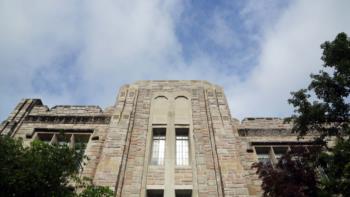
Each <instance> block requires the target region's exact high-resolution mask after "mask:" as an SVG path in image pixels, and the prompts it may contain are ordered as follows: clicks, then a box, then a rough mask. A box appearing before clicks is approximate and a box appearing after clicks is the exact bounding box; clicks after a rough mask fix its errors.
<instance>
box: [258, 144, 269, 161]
mask: <svg viewBox="0 0 350 197" xmlns="http://www.w3.org/2000/svg"><path fill="white" fill-rule="evenodd" d="M255 152H256V154H257V157H258V161H259V162H262V163H271V159H270V147H255Z"/></svg>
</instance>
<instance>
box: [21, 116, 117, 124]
mask: <svg viewBox="0 0 350 197" xmlns="http://www.w3.org/2000/svg"><path fill="white" fill-rule="evenodd" d="M110 120H111V116H33V115H29V116H27V117H26V118H25V119H24V122H25V123H50V124H109V123H110Z"/></svg>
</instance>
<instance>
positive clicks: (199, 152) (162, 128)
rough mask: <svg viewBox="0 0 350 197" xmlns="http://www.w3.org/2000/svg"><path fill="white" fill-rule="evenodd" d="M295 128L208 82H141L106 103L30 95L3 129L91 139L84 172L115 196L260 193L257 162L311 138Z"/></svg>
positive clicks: (47, 137) (61, 139) (54, 138)
mask: <svg viewBox="0 0 350 197" xmlns="http://www.w3.org/2000/svg"><path fill="white" fill-rule="evenodd" d="M232 110H234V109H232ZM290 128H291V127H290V125H288V124H284V123H283V121H282V119H279V118H245V119H243V120H242V121H241V122H239V121H238V120H236V119H234V118H232V117H231V115H230V110H229V108H228V103H227V99H226V97H225V95H224V91H223V89H222V88H221V87H219V86H217V85H213V84H211V83H208V82H207V81H138V82H136V83H133V84H130V85H125V86H123V87H121V88H120V91H119V93H118V96H117V98H116V102H115V104H114V105H113V106H111V107H108V108H106V109H104V110H102V109H101V108H100V107H99V106H68V105H57V106H54V107H52V108H48V107H47V106H45V105H44V104H43V103H42V101H41V100H40V99H23V100H22V101H21V102H20V103H19V104H18V105H17V107H16V108H15V109H14V110H13V112H12V113H11V114H10V115H9V117H8V118H7V119H6V120H5V121H3V122H2V124H1V125H0V133H1V134H8V135H11V136H13V137H15V138H19V137H21V138H23V139H24V142H25V143H27V144H29V143H30V142H31V141H32V140H34V139H38V140H42V141H45V142H47V143H69V145H70V146H72V147H74V146H75V145H77V144H86V149H85V154H86V155H87V156H88V157H89V158H90V160H89V161H88V163H87V164H86V165H85V167H84V170H83V172H82V173H83V175H85V176H88V177H91V178H92V179H93V181H94V183H96V184H98V185H103V186H109V187H110V188H111V189H113V190H114V191H115V193H116V196H123V197H124V196H125V197H139V196H141V197H153V196H156V197H159V196H166V197H175V196H176V197H189V196H193V197H197V196H199V197H207V196H208V197H216V196H220V197H221V196H226V197H228V196H240V197H248V196H249V197H256V196H261V189H260V184H261V181H260V180H259V179H258V177H257V175H256V174H255V170H254V169H251V165H252V163H254V162H257V161H262V162H272V163H274V162H276V161H277V159H278V158H279V157H280V156H281V155H282V154H283V153H284V152H286V151H287V150H288V149H290V148H293V147H294V146H305V147H307V146H309V145H310V144H309V142H308V141H307V139H304V141H298V140H297V138H296V136H295V135H294V134H292V133H291V131H290ZM60 131H64V136H62V135H58V133H59V132H60Z"/></svg>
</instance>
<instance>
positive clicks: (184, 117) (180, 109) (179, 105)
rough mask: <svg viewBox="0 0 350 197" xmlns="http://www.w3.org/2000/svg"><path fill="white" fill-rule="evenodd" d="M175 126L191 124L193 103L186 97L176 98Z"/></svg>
mask: <svg viewBox="0 0 350 197" xmlns="http://www.w3.org/2000/svg"><path fill="white" fill-rule="evenodd" d="M174 112H175V124H189V123H190V120H191V116H190V115H191V113H190V112H191V102H190V100H189V99H188V98H187V97H186V96H182V95H181V96H176V97H175V103H174Z"/></svg>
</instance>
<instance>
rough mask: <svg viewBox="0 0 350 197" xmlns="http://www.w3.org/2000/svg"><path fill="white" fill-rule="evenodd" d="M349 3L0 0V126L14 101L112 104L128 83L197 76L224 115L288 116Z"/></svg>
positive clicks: (347, 20)
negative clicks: (217, 89)
mask: <svg viewBox="0 0 350 197" xmlns="http://www.w3.org/2000/svg"><path fill="white" fill-rule="evenodd" d="M349 8H350V1H348V0H328V1H327V0H308V1H306V0H264V1H263V0H237V1H232V0H220V1H210V0H169V1H164V0H128V1H125V0H99V1H71V0H60V1H47V0H32V1H26V0H23V1H20V0H0V68H1V69H0V101H1V102H0V120H4V119H5V118H6V117H7V115H8V114H9V113H10V112H11V110H12V109H13V108H14V107H15V105H16V104H17V103H18V102H19V101H20V99H21V98H41V99H42V100H43V102H44V104H46V105H48V106H50V107H52V106H53V105H58V104H71V105H72V104H89V105H100V106H102V107H107V106H110V105H112V104H113V103H114V101H115V97H116V93H117V91H118V89H119V87H120V86H121V85H122V84H125V83H132V82H134V81H135V80H140V79H143V80H148V79H154V80H156V79H197V80H199V79H203V80H208V81H210V82H212V83H215V84H218V85H221V86H222V87H224V88H225V91H226V96H227V97H228V99H229V102H230V108H231V113H232V115H233V116H234V117H237V118H239V119H242V118H243V117H250V116H288V115H290V114H291V112H292V108H291V107H290V106H289V105H288V104H287V99H288V98H289V97H290V91H293V90H297V89H299V88H302V87H305V86H306V85H307V84H308V83H309V81H308V80H309V74H310V73H311V72H316V71H317V70H318V69H319V68H320V67H319V66H320V65H321V64H322V62H321V60H320V56H321V52H322V51H321V49H320V44H321V43H322V42H324V41H326V40H333V39H334V37H335V36H336V35H337V33H339V32H346V33H348V34H350V12H349Z"/></svg>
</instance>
